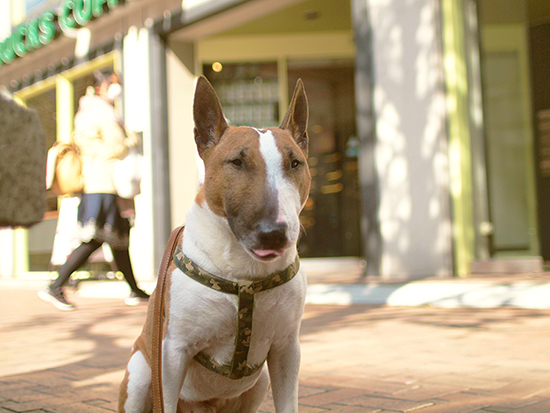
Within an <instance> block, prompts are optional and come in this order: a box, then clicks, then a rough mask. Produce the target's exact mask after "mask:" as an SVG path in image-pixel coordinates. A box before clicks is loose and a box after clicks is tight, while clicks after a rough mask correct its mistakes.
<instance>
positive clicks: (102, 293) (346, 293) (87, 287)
mask: <svg viewBox="0 0 550 413" xmlns="http://www.w3.org/2000/svg"><path fill="white" fill-rule="evenodd" d="M45 284H46V283H45V282H44V281H43V280H23V279H6V278H4V279H0V288H12V289H24V290H33V289H34V290H36V291H38V290H39V289H41V288H43V287H44V285H45ZM155 286H156V282H155V281H149V282H142V283H140V287H141V288H143V289H144V290H145V291H147V292H149V293H151V292H152V291H153V290H154V289H155ZM129 293H130V289H129V287H128V285H127V284H126V283H125V282H124V281H84V282H81V283H80V285H79V287H78V290H77V291H76V296H77V297H87V298H120V299H124V298H126V297H128V294H129ZM306 303H307V304H324V305H350V304H372V305H390V306H432V307H441V308H461V307H476V308H497V307H518V308H526V309H550V283H549V282H540V281H539V282H537V281H509V282H498V281H494V280H492V281H483V280H472V281H469V280H463V279H461V280H456V279H446V280H421V281H412V282H405V283H395V284H383V283H366V284H335V283H310V284H309V285H308V287H307V296H306Z"/></svg>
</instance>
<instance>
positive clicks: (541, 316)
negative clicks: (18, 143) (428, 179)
mask: <svg viewBox="0 0 550 413" xmlns="http://www.w3.org/2000/svg"><path fill="white" fill-rule="evenodd" d="M69 298H72V299H73V301H74V302H75V303H76V304H77V305H78V310H77V311H74V312H71V313H64V312H60V311H57V310H56V309H54V308H53V307H50V306H49V305H47V304H45V303H43V302H41V301H39V299H38V298H37V296H36V292H35V291H34V290H31V289H25V288H21V287H17V288H15V287H13V288H10V287H4V286H3V287H2V289H1V290H0V413H6V412H32V413H38V412H41V413H43V412H57V413H105V412H113V411H116V405H117V403H116V400H117V395H118V384H119V382H120V380H121V378H122V375H123V369H124V367H125V364H126V361H127V357H128V354H129V349H130V347H131V345H132V343H133V341H134V339H135V338H136V337H137V335H138V334H139V332H140V330H141V325H142V323H143V320H144V316H145V309H146V308H145V306H144V305H142V306H138V307H133V308H131V307H126V306H125V305H124V304H123V303H122V302H121V300H119V299H98V298H82V297H75V296H74V295H73V293H72V292H71V291H69ZM301 342H302V366H301V373H300V413H322V412H331V413H375V412H376V413H378V412H420V413H455V412H456V413H462V412H475V413H487V412H493V413H505V412H506V413H507V412H521V413H548V412H550V311H549V310H521V309H513V308H498V309H441V308H440V309H435V308H416V307H414V308H404V307H385V306H367V305H352V306H346V307H344V306H308V307H307V308H306V313H305V316H304V321H303V325H302V333H301ZM260 411H261V412H262V413H272V412H274V411H275V410H274V407H273V401H272V399H271V397H270V396H269V397H268V398H267V399H266V401H265V402H264V404H263V405H262V407H261V409H260Z"/></svg>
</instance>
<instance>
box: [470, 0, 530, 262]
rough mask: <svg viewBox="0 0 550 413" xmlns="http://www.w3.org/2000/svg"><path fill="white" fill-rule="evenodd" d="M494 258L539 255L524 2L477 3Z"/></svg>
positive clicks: (490, 233) (489, 232) (490, 228)
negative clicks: (497, 4)
mask: <svg viewBox="0 0 550 413" xmlns="http://www.w3.org/2000/svg"><path fill="white" fill-rule="evenodd" d="M479 7H480V22H481V78H482V93H483V113H484V125H485V133H484V135H485V154H486V170H487V192H488V210H489V220H490V227H489V228H487V229H488V231H487V235H488V236H489V249H490V253H491V255H492V256H510V255H537V254H538V253H539V251H538V250H539V248H538V236H537V231H536V228H537V217H536V196H535V176H534V159H533V157H534V149H533V130H532V124H531V119H532V110H531V94H530V87H531V86H530V71H529V56H528V38H527V3H526V2H525V1H523V0H518V1H514V2H510V4H508V5H507V7H505V8H500V9H499V8H498V7H496V8H495V5H494V4H493V2H490V1H488V0H485V1H482V2H480V3H479Z"/></svg>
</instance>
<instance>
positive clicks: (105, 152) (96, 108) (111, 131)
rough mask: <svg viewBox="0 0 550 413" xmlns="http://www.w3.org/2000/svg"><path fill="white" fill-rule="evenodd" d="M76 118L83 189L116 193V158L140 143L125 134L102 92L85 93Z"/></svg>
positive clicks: (75, 136)
mask: <svg viewBox="0 0 550 413" xmlns="http://www.w3.org/2000/svg"><path fill="white" fill-rule="evenodd" d="M79 103H80V105H79V109H78V112H77V114H76V115H75V118H74V140H75V143H76V144H77V146H78V147H79V149H80V151H81V157H82V175H83V176H84V193H88V194H92V193H106V194H116V190H115V185H114V183H113V167H114V163H115V160H117V159H122V158H123V157H124V156H125V155H126V153H127V151H128V148H130V147H132V146H136V145H138V144H139V140H138V138H137V136H136V135H135V134H129V136H128V135H127V134H126V132H125V130H124V126H123V123H122V120H121V119H120V117H118V116H117V114H116V112H115V109H114V107H113V106H112V105H111V104H110V103H108V102H106V101H105V100H104V99H102V98H101V97H99V96H96V95H92V96H83V97H82V98H80V102H79Z"/></svg>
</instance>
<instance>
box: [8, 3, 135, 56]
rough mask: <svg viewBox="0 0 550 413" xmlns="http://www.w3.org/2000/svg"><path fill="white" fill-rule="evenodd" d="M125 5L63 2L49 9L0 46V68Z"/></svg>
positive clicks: (13, 33)
mask: <svg viewBox="0 0 550 413" xmlns="http://www.w3.org/2000/svg"><path fill="white" fill-rule="evenodd" d="M124 3H125V0H63V1H62V2H61V4H60V6H59V11H58V12H54V11H53V10H48V11H46V12H44V13H42V14H41V15H39V16H37V17H35V18H33V19H31V20H30V21H27V22H25V23H22V24H20V25H19V26H17V28H16V29H15V30H14V31H12V32H11V35H10V36H9V37H7V38H6V39H4V40H3V41H2V42H1V43H0V66H2V65H7V64H10V63H11V62H13V61H14V60H15V59H17V58H19V57H23V56H25V55H26V54H27V53H30V52H32V51H33V50H36V49H39V48H41V47H43V46H46V45H48V44H50V43H51V42H52V41H53V40H54V39H56V38H57V37H59V35H60V34H61V33H63V32H65V31H67V30H71V29H78V28H80V27H84V26H85V25H86V24H88V23H89V22H90V21H92V20H95V19H97V18H99V17H101V16H102V15H103V14H106V13H108V12H109V11H111V10H113V9H115V8H117V7H118V6H120V5H122V4H124Z"/></svg>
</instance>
